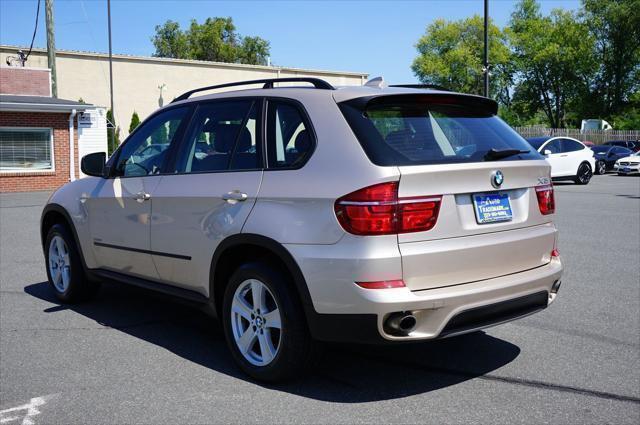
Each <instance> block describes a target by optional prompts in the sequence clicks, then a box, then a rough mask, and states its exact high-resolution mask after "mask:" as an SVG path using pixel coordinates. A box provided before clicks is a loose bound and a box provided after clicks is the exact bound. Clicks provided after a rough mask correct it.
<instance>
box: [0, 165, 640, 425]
mask: <svg viewBox="0 0 640 425" xmlns="http://www.w3.org/2000/svg"><path fill="white" fill-rule="evenodd" d="M47 197H48V194H47V193H30V194H0V234H1V236H0V423H2V424H3V425H4V424H5V423H6V424H20V423H35V424H44V423H65V424H70V423H154V424H155V423H211V422H216V423H217V422H224V423H229V422H241V423H283V422H287V423H425V422H430V423H443V422H446V423H471V422H475V423H543V422H552V423H596V422H597V423H602V422H607V423H633V424H637V423H640V178H636V177H618V176H615V175H607V176H596V177H594V179H593V180H592V182H591V183H590V184H589V185H588V186H575V185H573V184H558V185H557V186H556V202H557V208H558V217H557V224H558V227H559V228H560V231H561V236H560V245H559V248H560V252H561V254H562V257H563V260H564V261H565V267H566V272H565V276H564V278H563V285H562V288H561V291H560V294H559V298H558V300H557V301H556V303H554V304H553V305H552V306H551V307H550V308H549V309H547V310H546V311H544V312H541V313H539V314H536V315H533V316H530V317H528V318H525V319H522V320H520V321H516V322H513V323H510V324H506V325H502V326H499V327H495V328H492V329H488V330H487V331H486V332H478V333H474V334H471V335H467V336H462V337H458V338H452V339H448V340H442V341H436V342H429V343H420V344H414V345H406V346H396V347H362V346H332V347H329V349H328V351H327V354H326V356H325V358H324V360H323V362H322V363H321V364H320V366H319V367H318V368H317V370H315V371H314V372H313V373H312V374H311V376H309V377H308V378H306V379H303V380H299V381H297V382H293V383H290V384H287V385H283V386H265V385H262V384H259V383H256V382H252V381H250V380H248V379H247V378H246V377H245V376H244V375H243V374H242V373H240V372H239V370H238V369H236V367H235V366H234V364H233V363H232V360H231V357H230V355H229V353H228V352H227V349H226V346H225V343H224V340H223V337H222V334H221V331H220V330H219V328H218V327H217V326H216V324H215V323H213V322H212V320H210V319H208V318H207V317H206V316H204V315H202V314H201V313H199V312H197V311H194V310H190V309H188V308H186V307H184V306H181V305H178V304H175V303H172V302H170V301H168V300H166V299H164V298H162V297H160V296H156V295H154V294H150V293H147V292H144V291H142V290H138V289H135V288H129V287H125V286H121V285H115V284H112V285H104V286H103V289H102V291H101V295H100V296H99V298H98V299H97V300H95V301H93V302H91V303H89V304H85V305H81V306H65V305H60V304H58V303H57V302H56V301H55V299H54V297H53V295H52V292H51V291H50V290H49V288H48V287H47V283H46V274H45V269H44V260H43V255H42V250H41V248H40V241H39V236H38V224H39V223H38V222H39V217H40V213H41V211H42V206H43V205H44V203H45V202H46V200H47ZM505 260H508V253H507V254H505ZM25 420H29V421H31V422H23V421H25Z"/></svg>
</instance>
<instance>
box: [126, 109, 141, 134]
mask: <svg viewBox="0 0 640 425" xmlns="http://www.w3.org/2000/svg"><path fill="white" fill-rule="evenodd" d="M139 125H140V117H139V116H138V113H137V112H136V111H133V114H132V115H131V123H130V124H129V134H131V133H133V130H135V129H136V127H137V126H139Z"/></svg>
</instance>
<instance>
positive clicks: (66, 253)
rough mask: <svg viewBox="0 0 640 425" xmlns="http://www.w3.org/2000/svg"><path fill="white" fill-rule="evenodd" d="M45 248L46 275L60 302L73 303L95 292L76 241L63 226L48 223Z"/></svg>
mask: <svg viewBox="0 0 640 425" xmlns="http://www.w3.org/2000/svg"><path fill="white" fill-rule="evenodd" d="M45 247H46V248H45V257H46V262H47V277H48V278H49V284H51V287H52V288H53V291H54V293H55V294H56V297H57V298H58V299H59V300H60V301H62V302H65V303H73V302H78V301H84V300H87V299H89V298H91V297H92V296H93V295H95V293H96V292H97V290H98V284H97V283H95V282H91V281H89V280H88V279H87V278H86V276H85V273H84V270H83V268H82V263H81V259H80V255H79V253H78V248H77V246H76V243H75V240H74V239H73V237H72V236H71V233H70V232H69V230H68V229H67V228H66V227H65V226H63V225H62V224H54V225H53V226H51V228H50V229H49V231H48V232H47V239H46V242H45Z"/></svg>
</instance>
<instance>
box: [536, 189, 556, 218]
mask: <svg viewBox="0 0 640 425" xmlns="http://www.w3.org/2000/svg"><path fill="white" fill-rule="evenodd" d="M536 196H537V197H538V207H539V208H540V213H542V215H548V214H553V213H554V212H555V211H556V202H555V199H554V196H553V186H552V185H550V184H546V185H544V186H536Z"/></svg>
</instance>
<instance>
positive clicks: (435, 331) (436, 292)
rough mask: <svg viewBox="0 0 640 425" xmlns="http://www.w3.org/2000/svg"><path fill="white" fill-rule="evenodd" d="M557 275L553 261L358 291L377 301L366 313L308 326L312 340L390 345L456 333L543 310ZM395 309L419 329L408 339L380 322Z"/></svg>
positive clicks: (319, 317) (324, 318)
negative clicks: (489, 275) (430, 284)
mask: <svg viewBox="0 0 640 425" xmlns="http://www.w3.org/2000/svg"><path fill="white" fill-rule="evenodd" d="M561 275H562V263H561V261H560V259H559V258H554V259H552V260H551V262H549V263H548V264H547V265H544V266H541V267H538V268H535V269H532V270H527V271H524V272H520V273H514V274H510V275H507V276H502V277H498V278H493V279H487V280H482V281H478V282H473V283H467V284H463V285H457V286H451V287H446V288H438V289H428V290H422V291H410V290H408V289H407V288H397V289H388V290H380V291H367V290H364V289H362V291H367V292H369V293H373V294H375V296H376V297H378V298H377V300H376V302H375V303H372V304H371V305H370V307H371V311H370V312H369V313H363V314H318V313H315V314H313V315H312V317H309V325H310V327H311V331H312V334H313V335H314V337H316V338H317V339H320V340H324V341H342V342H359V343H388V342H401V341H419V340H428V339H434V338H442V337H446V336H452V335H458V334H461V333H466V332H471V331H474V330H477V329H483V328H487V327H490V326H494V325H496V324H500V323H504V322H507V321H511V320H515V319H518V318H520V317H524V316H526V315H529V314H532V313H535V312H537V311H540V310H542V309H544V308H546V307H547V306H548V305H549V304H551V303H552V302H553V301H554V300H555V298H556V296H557V295H556V294H555V293H552V291H551V289H552V286H553V284H554V283H555V282H556V281H558V280H559V279H560V277H561ZM545 300H546V302H545ZM399 311H410V312H412V313H413V315H414V316H415V317H416V319H417V326H416V328H415V330H413V331H412V332H411V333H409V334H408V335H406V336H394V335H389V334H387V333H386V332H385V331H384V328H383V323H384V321H385V319H386V318H387V317H388V316H389V314H390V313H393V312H399Z"/></svg>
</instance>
